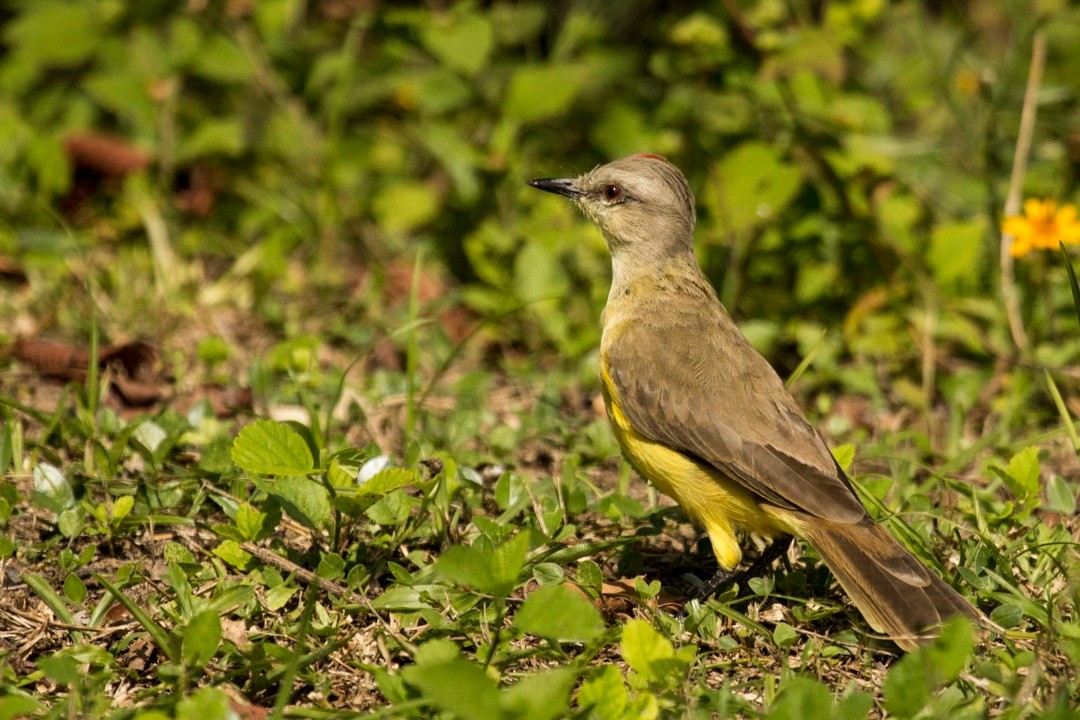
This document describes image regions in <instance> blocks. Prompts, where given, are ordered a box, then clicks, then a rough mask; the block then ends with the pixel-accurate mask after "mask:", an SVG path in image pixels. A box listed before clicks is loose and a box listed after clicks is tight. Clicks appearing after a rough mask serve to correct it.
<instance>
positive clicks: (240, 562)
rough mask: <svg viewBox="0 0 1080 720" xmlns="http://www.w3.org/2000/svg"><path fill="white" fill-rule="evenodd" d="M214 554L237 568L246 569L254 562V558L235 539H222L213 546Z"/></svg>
mask: <svg viewBox="0 0 1080 720" xmlns="http://www.w3.org/2000/svg"><path fill="white" fill-rule="evenodd" d="M214 554H215V555H217V556H218V557H219V558H221V559H222V560H224V561H225V562H227V563H229V564H230V565H232V566H233V567H235V568H236V569H238V570H248V569H250V568H251V566H252V565H253V564H254V558H252V557H251V555H250V554H249V553H248V552H247V551H246V550H244V549H243V548H241V547H240V544H239V543H237V542H236V541H235V540H225V541H223V542H222V543H221V544H220V545H218V546H217V547H216V548H214Z"/></svg>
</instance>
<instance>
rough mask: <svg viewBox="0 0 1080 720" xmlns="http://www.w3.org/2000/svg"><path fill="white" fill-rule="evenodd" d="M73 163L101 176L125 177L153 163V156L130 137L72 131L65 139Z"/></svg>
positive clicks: (65, 146)
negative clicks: (131, 140) (132, 141)
mask: <svg viewBox="0 0 1080 720" xmlns="http://www.w3.org/2000/svg"><path fill="white" fill-rule="evenodd" d="M64 149H65V150H66V151H67V155H68V158H69V159H70V160H71V164H72V165H74V166H75V167H76V168H84V169H86V170H91V171H94V172H97V173H100V174H102V175H107V176H111V177H124V176H125V175H130V174H132V173H137V172H139V171H141V170H143V169H144V168H146V166H147V165H149V164H150V155H149V154H148V153H146V152H144V151H142V150H140V149H139V148H137V147H135V146H134V145H132V144H131V143H129V142H128V141H127V140H125V139H123V138H119V137H116V136H113V135H105V134H103V133H94V132H86V133H73V134H71V135H68V136H67V139H66V140H65V141H64Z"/></svg>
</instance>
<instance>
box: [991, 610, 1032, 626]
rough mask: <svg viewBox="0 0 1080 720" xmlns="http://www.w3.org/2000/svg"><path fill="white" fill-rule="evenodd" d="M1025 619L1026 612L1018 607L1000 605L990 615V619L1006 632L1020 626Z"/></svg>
mask: <svg viewBox="0 0 1080 720" xmlns="http://www.w3.org/2000/svg"><path fill="white" fill-rule="evenodd" d="M1023 617H1024V611H1023V609H1022V608H1019V607H1017V606H1016V605H998V606H997V607H996V608H994V610H993V612H991V613H990V619H991V620H992V621H994V622H996V623H997V624H998V625H1000V626H1001V627H1003V628H1005V629H1006V630H1008V629H1010V628H1014V627H1016V626H1017V625H1019V624H1020V620H1021V619H1023Z"/></svg>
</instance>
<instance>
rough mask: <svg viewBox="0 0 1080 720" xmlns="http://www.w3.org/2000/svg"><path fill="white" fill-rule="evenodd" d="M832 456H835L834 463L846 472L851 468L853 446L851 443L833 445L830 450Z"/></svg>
mask: <svg viewBox="0 0 1080 720" xmlns="http://www.w3.org/2000/svg"><path fill="white" fill-rule="evenodd" d="M832 454H833V457H834V458H836V464H837V465H839V466H840V469H841V470H843V471H844V472H848V470H849V469H850V468H851V463H852V461H853V460H855V446H854V445H852V444H851V443H848V444H846V445H841V446H839V447H835V448H833V450H832Z"/></svg>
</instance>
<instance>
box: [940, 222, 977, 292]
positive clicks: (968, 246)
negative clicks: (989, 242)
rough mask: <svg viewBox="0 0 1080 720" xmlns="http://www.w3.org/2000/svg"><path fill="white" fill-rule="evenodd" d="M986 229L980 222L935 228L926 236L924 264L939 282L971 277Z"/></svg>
mask: <svg viewBox="0 0 1080 720" xmlns="http://www.w3.org/2000/svg"><path fill="white" fill-rule="evenodd" d="M985 234H986V227H985V225H984V224H983V223H982V222H980V221H973V222H956V223H948V224H945V225H938V226H937V227H935V228H934V230H933V232H931V233H930V248H929V250H928V254H927V258H926V261H927V263H929V265H930V269H931V270H932V271H933V273H934V277H935V278H936V279H937V281H938V282H939V283H943V284H948V283H954V282H956V281H957V280H960V279H962V278H967V277H971V276H972V272H973V271H974V270H975V268H976V267H977V265H978V262H979V253H980V252H981V248H982V246H983V245H984V242H983V240H984V236H985Z"/></svg>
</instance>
